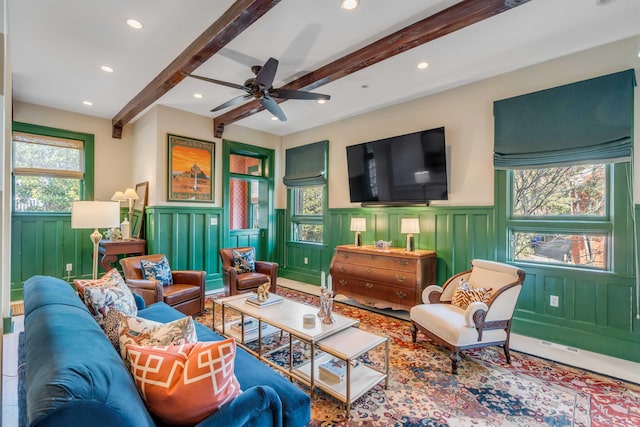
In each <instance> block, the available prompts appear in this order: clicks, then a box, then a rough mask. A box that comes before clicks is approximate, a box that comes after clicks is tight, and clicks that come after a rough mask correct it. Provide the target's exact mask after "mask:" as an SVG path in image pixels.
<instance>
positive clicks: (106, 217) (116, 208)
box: [71, 201, 120, 228]
mask: <svg viewBox="0 0 640 427" xmlns="http://www.w3.org/2000/svg"><path fill="white" fill-rule="evenodd" d="M119 225H120V203H119V202H98V201H82V202H73V203H72V204H71V228H110V227H118V226H119Z"/></svg>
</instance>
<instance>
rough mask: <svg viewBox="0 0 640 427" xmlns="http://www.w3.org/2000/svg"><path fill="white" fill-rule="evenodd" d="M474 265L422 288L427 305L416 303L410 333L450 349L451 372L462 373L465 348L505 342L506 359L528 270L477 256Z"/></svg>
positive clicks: (412, 311) (424, 302)
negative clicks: (435, 283) (438, 282)
mask: <svg viewBox="0 0 640 427" xmlns="http://www.w3.org/2000/svg"><path fill="white" fill-rule="evenodd" d="M471 266H472V267H471V270H468V271H465V272H462V273H459V274H456V275H455V276H453V277H451V278H449V280H447V282H446V283H445V284H444V285H443V286H442V287H440V286H436V285H430V286H427V287H426V288H425V290H424V291H423V292H422V301H423V304H419V305H416V306H414V307H412V308H411V311H410V318H411V336H412V338H413V342H416V338H417V333H418V331H420V332H422V333H423V334H425V335H426V336H427V337H429V338H430V339H431V340H432V341H434V342H436V343H438V344H441V345H443V346H445V347H447V348H448V349H450V350H451V355H450V356H449V358H450V359H451V372H452V373H453V374H456V373H458V363H459V362H460V351H462V350H466V349H471V348H477V347H487V346H501V347H503V349H504V355H505V357H506V359H507V363H511V356H510V354H509V336H510V334H511V318H512V317H513V312H514V310H515V308H516V303H517V302H518V296H519V295H520V290H521V289H522V284H523V281H524V276H525V273H524V271H522V270H520V269H519V268H517V267H514V266H512V265H508V264H503V263H499V262H494V261H485V260H479V259H475V260H473V261H471Z"/></svg>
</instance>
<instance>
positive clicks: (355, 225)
mask: <svg viewBox="0 0 640 427" xmlns="http://www.w3.org/2000/svg"><path fill="white" fill-rule="evenodd" d="M351 231H355V232H356V241H355V245H356V246H362V234H361V232H362V231H367V219H366V218H351Z"/></svg>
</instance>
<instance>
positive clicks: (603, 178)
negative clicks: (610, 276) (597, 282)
mask: <svg viewBox="0 0 640 427" xmlns="http://www.w3.org/2000/svg"><path fill="white" fill-rule="evenodd" d="M613 171H614V167H613V166H612V165H606V164H590V165H580V166H567V167H547V168H540V169H521V170H510V171H507V172H506V173H507V183H508V185H509V187H510V188H509V194H511V198H510V200H511V203H510V206H509V210H510V215H509V216H510V219H509V220H508V230H509V239H510V248H509V250H510V258H511V259H512V260H514V261H522V262H535V263H546V264H560V265H565V266H574V267H589V268H595V269H600V270H609V269H610V267H611V265H610V260H611V249H612V247H611V244H610V241H611V239H612V232H613V230H614V218H615V216H614V215H613V213H614V210H615V209H614V205H613V203H612V202H613V197H612V196H611V194H610V191H609V189H610V187H611V179H612V178H613V177H614V175H613Z"/></svg>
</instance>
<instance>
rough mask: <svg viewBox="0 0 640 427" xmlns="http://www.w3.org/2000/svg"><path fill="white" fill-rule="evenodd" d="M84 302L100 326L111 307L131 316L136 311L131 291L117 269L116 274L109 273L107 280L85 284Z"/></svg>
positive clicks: (136, 307)
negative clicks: (94, 283)
mask: <svg viewBox="0 0 640 427" xmlns="http://www.w3.org/2000/svg"><path fill="white" fill-rule="evenodd" d="M114 270H115V269H114ZM112 271H113V270H112ZM84 303H85V304H86V306H87V308H89V311H91V313H92V314H93V317H94V318H95V319H96V321H97V322H98V324H99V325H100V326H102V325H103V324H104V320H105V316H106V315H107V311H109V310H111V309H114V310H118V311H121V312H122V313H125V314H127V315H131V316H135V315H136V314H137V313H138V306H137V305H136V300H135V298H134V297H133V293H131V290H130V289H129V287H128V286H127V285H126V284H125V283H124V280H122V276H120V273H118V272H117V270H116V274H115V275H111V277H110V278H109V279H108V280H106V281H104V282H102V283H99V284H96V285H87V286H85V287H84Z"/></svg>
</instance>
